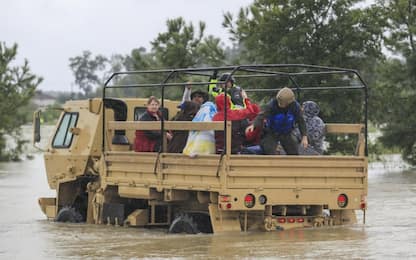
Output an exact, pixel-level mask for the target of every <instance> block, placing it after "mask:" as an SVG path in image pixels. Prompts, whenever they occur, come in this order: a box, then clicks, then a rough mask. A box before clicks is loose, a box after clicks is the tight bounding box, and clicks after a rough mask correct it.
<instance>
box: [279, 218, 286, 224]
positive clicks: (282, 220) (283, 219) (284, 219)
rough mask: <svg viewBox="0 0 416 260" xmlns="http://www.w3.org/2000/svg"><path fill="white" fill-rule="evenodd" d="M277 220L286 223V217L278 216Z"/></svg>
mask: <svg viewBox="0 0 416 260" xmlns="http://www.w3.org/2000/svg"><path fill="white" fill-rule="evenodd" d="M277 222H279V223H281V224H283V223H286V218H278V219H277Z"/></svg>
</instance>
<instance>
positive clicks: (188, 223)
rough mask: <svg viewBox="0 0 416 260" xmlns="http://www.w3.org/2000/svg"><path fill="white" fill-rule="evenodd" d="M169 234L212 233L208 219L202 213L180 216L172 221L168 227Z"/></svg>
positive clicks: (206, 215)
mask: <svg viewBox="0 0 416 260" xmlns="http://www.w3.org/2000/svg"><path fill="white" fill-rule="evenodd" d="M169 233H173V234H177V233H185V234H198V233H212V226H211V220H210V217H209V215H208V214H204V213H186V214H181V215H179V216H177V217H176V218H175V219H174V220H173V222H172V224H171V225H170V227H169Z"/></svg>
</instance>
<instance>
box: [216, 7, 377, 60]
mask: <svg viewBox="0 0 416 260" xmlns="http://www.w3.org/2000/svg"><path fill="white" fill-rule="evenodd" d="M357 2H360V1H348V0H343V1H328V0H318V1H303V0H279V1H276V0H257V1H254V3H253V4H252V5H251V6H250V7H248V8H241V9H240V12H239V14H238V16H237V19H236V21H234V18H233V15H232V14H231V13H227V14H226V15H225V16H224V23H223V25H224V26H225V27H226V28H228V30H229V32H230V33H231V35H232V38H231V39H233V40H234V41H235V42H237V43H238V44H239V45H243V46H244V48H243V50H242V53H241V54H242V57H243V59H244V61H247V62H252V63H286V64H290V63H305V64H318V65H332V66H342V67H353V68H357V66H358V68H360V67H362V66H363V65H364V64H366V63H367V59H368V57H377V56H379V55H380V54H381V52H380V48H381V46H380V38H381V33H382V30H381V28H380V26H379V25H380V21H379V19H377V13H378V12H379V10H378V9H375V8H372V9H370V8H369V9H364V10H361V9H357V8H353V5H354V4H355V3H357Z"/></svg>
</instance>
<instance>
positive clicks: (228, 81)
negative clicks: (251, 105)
mask: <svg viewBox="0 0 416 260" xmlns="http://www.w3.org/2000/svg"><path fill="white" fill-rule="evenodd" d="M219 81H225V83H218V85H219V86H216V84H210V86H209V94H210V95H212V96H213V97H214V98H215V97H216V96H218V95H219V94H220V93H223V92H224V89H225V86H227V95H229V96H230V98H231V109H232V110H234V109H242V108H245V102H244V100H245V99H246V98H247V94H246V92H245V91H244V90H243V89H242V88H241V87H240V86H237V85H236V84H235V78H234V76H232V75H231V74H230V73H224V74H222V75H221V77H220V78H219Z"/></svg>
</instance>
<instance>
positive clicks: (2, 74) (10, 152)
mask: <svg viewBox="0 0 416 260" xmlns="http://www.w3.org/2000/svg"><path fill="white" fill-rule="evenodd" d="M16 56H17V44H14V45H13V46H12V47H7V45H6V43H4V42H0V122H1V123H0V160H17V159H18V158H19V154H20V153H21V152H22V147H23V144H24V143H25V141H24V140H22V139H21V135H20V134H21V133H20V126H21V125H22V124H24V123H25V122H26V113H22V111H21V109H22V108H23V107H24V106H25V105H27V104H28V102H29V100H30V99H31V98H32V97H33V95H34V92H35V89H36V87H37V86H38V85H39V84H40V83H41V82H42V78H41V77H38V76H36V75H34V74H32V72H31V71H30V68H29V62H28V61H27V60H25V61H24V63H23V65H21V66H14V64H13V62H14V61H15V59H16ZM7 137H11V138H12V140H14V143H15V146H14V147H13V148H8V147H7V139H6V138H7Z"/></svg>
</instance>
